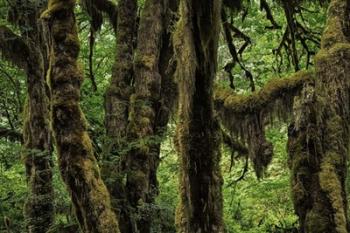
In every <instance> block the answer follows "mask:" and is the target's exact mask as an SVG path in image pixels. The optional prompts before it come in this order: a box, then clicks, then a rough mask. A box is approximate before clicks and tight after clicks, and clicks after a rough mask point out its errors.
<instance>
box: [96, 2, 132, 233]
mask: <svg viewBox="0 0 350 233" xmlns="http://www.w3.org/2000/svg"><path fill="white" fill-rule="evenodd" d="M136 18H137V1H136V0H122V1H119V4H118V20H117V22H118V25H117V27H116V29H117V31H116V40H117V48H116V57H115V63H114V67H113V71H112V79H111V82H110V85H109V87H108V89H107V91H106V95H105V127H106V135H107V141H106V142H105V145H104V152H103V166H102V176H103V179H104V181H105V182H106V185H107V187H108V190H109V192H110V194H111V198H112V206H113V209H114V210H115V212H116V213H117V215H118V218H119V223H120V230H121V232H122V233H128V232H133V231H132V229H133V228H134V227H133V225H134V223H133V219H132V218H131V216H130V214H131V212H130V211H131V210H130V207H129V203H128V199H127V196H126V191H125V184H124V183H125V182H123V179H124V178H125V169H126V167H125V157H126V153H127V138H126V137H127V125H128V114H129V99H130V95H131V94H132V80H133V56H134V44H135V37H136Z"/></svg>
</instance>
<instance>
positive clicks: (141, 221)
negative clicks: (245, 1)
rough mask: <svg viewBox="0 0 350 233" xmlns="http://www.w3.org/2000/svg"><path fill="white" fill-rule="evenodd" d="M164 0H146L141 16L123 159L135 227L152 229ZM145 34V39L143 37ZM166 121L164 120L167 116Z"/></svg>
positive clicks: (146, 230) (157, 144) (156, 189)
mask: <svg viewBox="0 0 350 233" xmlns="http://www.w3.org/2000/svg"><path fill="white" fill-rule="evenodd" d="M166 3H167V1H158V0H146V1H145V6H144V9H143V11H142V15H141V18H140V26H139V29H138V39H137V48H136V51H135V59H134V93H133V94H132V95H131V97H130V110H129V124H128V139H129V141H131V142H133V147H132V148H131V149H130V151H129V152H128V155H127V159H126V168H127V180H126V191H127V196H128V200H129V203H130V205H131V207H132V208H133V209H134V211H135V213H134V214H135V215H137V231H136V232H142V233H149V232H151V224H152V218H153V213H152V204H154V200H155V197H156V196H157V194H158V183H157V177H156V171H157V168H158V164H159V153H160V140H161V139H160V138H159V136H160V135H158V134H157V133H159V132H158V130H160V129H159V128H158V127H157V126H158V122H157V121H158V120H160V119H157V118H158V114H159V112H160V107H161V102H160V99H161V87H162V76H161V74H160V71H159V62H160V61H159V57H160V53H161V48H162V36H163V31H164V29H163V16H164V13H165V9H166V8H165V7H167V6H166V5H164V4H166ZM145 38H147V40H145ZM166 123H167V120H166Z"/></svg>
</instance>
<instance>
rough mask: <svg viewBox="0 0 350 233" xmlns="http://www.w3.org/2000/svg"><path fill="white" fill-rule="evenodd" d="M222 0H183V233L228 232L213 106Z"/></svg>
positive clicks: (179, 36)
mask: <svg viewBox="0 0 350 233" xmlns="http://www.w3.org/2000/svg"><path fill="white" fill-rule="evenodd" d="M220 12H221V1H219V0H205V1H203V0H201V1H200V0H194V1H190V0H181V1H180V14H181V18H180V20H179V22H178V25H177V31H176V32H175V39H174V46H175V49H176V55H177V70H176V78H177V80H178V90H179V121H180V122H179V123H178V127H177V142H176V143H177V148H178V152H179V156H180V196H181V200H180V204H179V206H178V209H177V216H176V224H177V229H178V232H181V233H193V232H201V233H218V232H220V233H221V232H224V226H223V220H222V208H223V203H222V190H221V186H222V183H223V180H222V176H221V171H220V165H219V163H220V149H219V146H220V139H221V135H220V131H219V126H218V122H217V120H216V118H215V116H214V110H213V81H214V77H215V74H216V69H217V62H216V61H217V60H216V59H217V49H218V39H219V34H220V33H219V31H220V30H219V29H220V26H219V25H220Z"/></svg>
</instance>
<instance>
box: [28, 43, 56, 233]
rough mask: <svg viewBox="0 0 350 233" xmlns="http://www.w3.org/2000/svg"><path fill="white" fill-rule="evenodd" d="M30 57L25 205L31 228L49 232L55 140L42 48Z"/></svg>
mask: <svg viewBox="0 0 350 233" xmlns="http://www.w3.org/2000/svg"><path fill="white" fill-rule="evenodd" d="M30 55H31V56H30V58H29V59H28V60H29V61H30V62H29V65H28V71H27V88H28V98H27V106H26V113H25V120H24V130H23V138H24V156H25V165H26V174H27V182H28V186H29V196H28V199H27V202H26V205H25V210H24V213H25V217H26V220H27V230H28V231H29V232H30V233H35V232H37V233H45V232H46V231H47V230H48V229H49V228H50V226H51V224H52V223H53V221H54V214H55V212H54V203H53V199H54V192H53V186H52V142H51V131H50V127H49V99H48V96H47V92H46V83H45V79H44V76H45V75H44V74H45V72H44V67H43V59H42V54H41V53H40V50H39V49H38V48H37V47H32V49H31V53H30Z"/></svg>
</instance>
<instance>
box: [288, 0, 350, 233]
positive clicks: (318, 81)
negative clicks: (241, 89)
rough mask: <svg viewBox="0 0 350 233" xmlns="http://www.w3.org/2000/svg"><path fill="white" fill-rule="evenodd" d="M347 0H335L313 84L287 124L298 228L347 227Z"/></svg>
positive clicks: (310, 231) (334, 231)
mask: <svg viewBox="0 0 350 233" xmlns="http://www.w3.org/2000/svg"><path fill="white" fill-rule="evenodd" d="M349 16H350V3H349V1H345V0H344V1H342V0H333V1H331V4H330V7H329V10H328V20H327V26H326V30H325V32H324V34H323V37H322V48H321V51H320V52H319V53H318V55H317V56H316V58H315V60H316V74H315V75H316V78H315V83H314V84H312V85H311V84H309V85H307V86H306V87H305V88H304V91H303V95H302V96H301V97H299V100H298V102H297V103H296V105H295V108H296V111H295V116H294V123H293V124H292V125H291V126H290V128H289V142H288V150H289V160H290V168H291V170H292V194H293V202H294V206H295V211H296V213H297V215H298V216H299V220H300V231H301V232H305V233H323V232H330V233H346V232H349V230H350V229H349V224H348V216H347V199H346V192H345V179H346V170H347V168H346V163H347V155H348V153H349V151H348V148H349V123H348V122H349V117H350V114H349V113H350V111H349V107H348V105H349V103H350V96H349V90H350V85H349V84H350V82H349V80H350V79H349V78H350V76H349V74H350V62H349V61H350V44H349V35H350V27H349V23H348V22H349Z"/></svg>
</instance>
